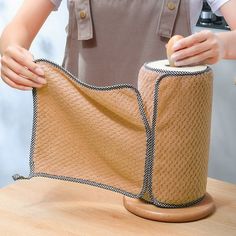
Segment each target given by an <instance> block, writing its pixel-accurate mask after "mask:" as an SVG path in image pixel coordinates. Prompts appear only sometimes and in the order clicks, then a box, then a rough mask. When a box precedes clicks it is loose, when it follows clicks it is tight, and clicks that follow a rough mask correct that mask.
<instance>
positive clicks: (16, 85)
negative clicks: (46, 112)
mask: <svg viewBox="0 0 236 236" xmlns="http://www.w3.org/2000/svg"><path fill="white" fill-rule="evenodd" d="M2 80H3V82H5V83H6V84H8V85H9V86H10V87H12V88H15V89H19V90H25V91H28V90H32V88H31V87H27V86H24V85H20V84H16V83H15V82H13V81H12V80H10V79H9V78H8V77H7V76H5V75H3V76H2Z"/></svg>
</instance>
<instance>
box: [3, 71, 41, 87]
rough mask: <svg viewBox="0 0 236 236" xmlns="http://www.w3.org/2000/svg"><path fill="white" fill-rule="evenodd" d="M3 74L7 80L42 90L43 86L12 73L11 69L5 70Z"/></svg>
mask: <svg viewBox="0 0 236 236" xmlns="http://www.w3.org/2000/svg"><path fill="white" fill-rule="evenodd" d="M2 74H3V75H5V76H6V77H7V78H9V79H10V80H12V81H13V82H14V83H15V84H20V85H23V86H26V87H35V88H41V87H42V86H43V85H42V84H38V83H35V82H33V81H31V80H29V79H27V78H24V77H22V76H20V75H18V74H16V73H15V72H14V71H12V70H11V69H9V68H7V69H6V68H3V69H2Z"/></svg>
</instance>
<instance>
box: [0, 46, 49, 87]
mask: <svg viewBox="0 0 236 236" xmlns="http://www.w3.org/2000/svg"><path fill="white" fill-rule="evenodd" d="M1 77H2V80H3V81H4V82H5V83H7V84H8V85H9V86H11V87H12V88H16V89H20V90H31V89H32V87H34V88H41V87H42V86H43V85H45V84H46V83H47V82H46V80H45V78H44V71H43V70H42V68H40V66H39V65H37V64H36V63H34V62H33V55H32V54H31V53H30V52H29V51H28V50H26V49H25V48H22V47H20V46H15V45H14V46H9V47H7V48H6V50H5V51H4V53H3V55H2V58H1Z"/></svg>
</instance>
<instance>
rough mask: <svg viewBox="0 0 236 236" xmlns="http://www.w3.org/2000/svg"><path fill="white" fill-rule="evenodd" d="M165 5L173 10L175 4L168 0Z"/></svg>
mask: <svg viewBox="0 0 236 236" xmlns="http://www.w3.org/2000/svg"><path fill="white" fill-rule="evenodd" d="M167 7H168V9H169V10H171V11H173V10H174V9H175V4H174V3H173V2H168V3H167Z"/></svg>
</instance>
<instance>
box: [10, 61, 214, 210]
mask: <svg viewBox="0 0 236 236" xmlns="http://www.w3.org/2000/svg"><path fill="white" fill-rule="evenodd" d="M36 63H39V64H40V66H42V68H43V69H44V72H45V78H46V79H47V82H48V83H47V85H46V86H44V87H43V88H41V89H34V90H33V100H34V111H33V112H34V119H33V132H32V140H31V151H30V161H29V164H30V175H29V177H28V178H31V177H36V176H42V177H48V178H56V179H61V180H66V181H73V182H78V183H83V184H90V185H93V186H97V187H101V188H105V189H108V190H112V191H115V192H119V193H122V194H124V195H126V196H129V197H133V198H141V199H144V200H146V201H148V202H150V203H152V204H154V205H156V206H160V207H167V208H169V207H185V206H189V205H192V204H194V203H196V202H198V201H200V200H201V199H202V198H203V196H204V194H205V192H206V180H207V164H208V151H209V135H210V119H211V103H212V72H211V70H210V68H209V67H207V66H200V67H188V68H173V67H170V66H167V64H168V63H167V61H156V62H150V63H146V64H145V65H144V66H143V67H142V68H141V70H140V72H139V78H138V89H136V88H134V87H132V86H131V85H128V84H118V85H113V86H107V87H97V86H93V85H88V84H85V83H84V82H82V81H80V80H79V79H78V78H76V77H74V76H73V75H72V74H70V73H69V72H68V71H66V70H65V69H63V68H62V67H61V66H59V65H57V64H55V63H53V62H50V61H47V60H44V59H39V60H37V61H36ZM22 178H23V177H22V176H20V175H15V176H14V179H15V180H17V179H22Z"/></svg>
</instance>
